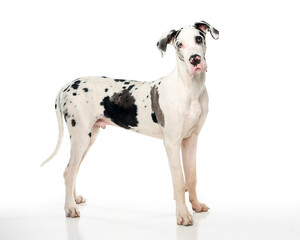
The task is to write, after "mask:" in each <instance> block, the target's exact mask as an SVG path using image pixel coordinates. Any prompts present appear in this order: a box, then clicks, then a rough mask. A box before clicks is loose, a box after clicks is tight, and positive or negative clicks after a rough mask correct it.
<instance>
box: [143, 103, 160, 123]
mask: <svg viewBox="0 0 300 240" xmlns="http://www.w3.org/2000/svg"><path fill="white" fill-rule="evenodd" d="M145 107H146V106H145ZM151 117H152V121H153V122H155V123H158V121H157V118H156V115H155V113H151Z"/></svg>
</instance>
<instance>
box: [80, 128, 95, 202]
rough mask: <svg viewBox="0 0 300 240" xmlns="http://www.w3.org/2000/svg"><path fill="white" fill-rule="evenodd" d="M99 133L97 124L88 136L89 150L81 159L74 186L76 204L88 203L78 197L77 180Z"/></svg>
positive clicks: (81, 197)
mask: <svg viewBox="0 0 300 240" xmlns="http://www.w3.org/2000/svg"><path fill="white" fill-rule="evenodd" d="M98 133H99V126H97V125H96V124H95V125H94V126H93V129H92V131H91V132H90V133H89V134H88V135H89V137H90V143H89V146H88V148H87V149H86V151H85V153H84V154H83V156H82V159H81V161H80V164H79V166H78V168H77V172H76V177H75V185H74V198H75V202H76V203H77V204H80V203H85V202H86V199H85V198H84V197H83V196H81V195H77V193H76V179H77V174H78V171H79V167H80V165H81V163H82V161H83V159H84V158H85V156H86V154H87V153H88V151H89V149H90V147H91V146H92V145H93V143H94V142H95V140H96V138H97V135H98Z"/></svg>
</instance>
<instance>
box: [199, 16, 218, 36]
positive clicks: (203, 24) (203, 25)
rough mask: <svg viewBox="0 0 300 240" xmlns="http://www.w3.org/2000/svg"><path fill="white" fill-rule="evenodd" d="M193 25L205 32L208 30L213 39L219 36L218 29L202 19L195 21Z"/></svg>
mask: <svg viewBox="0 0 300 240" xmlns="http://www.w3.org/2000/svg"><path fill="white" fill-rule="evenodd" d="M195 27H196V28H197V29H199V30H202V31H204V32H205V33H207V32H210V34H211V36H212V37H213V39H216V40H217V39H218V38H219V31H218V30H217V29H215V28H214V27H213V26H211V25H209V24H208V23H207V22H204V21H201V22H196V23H195Z"/></svg>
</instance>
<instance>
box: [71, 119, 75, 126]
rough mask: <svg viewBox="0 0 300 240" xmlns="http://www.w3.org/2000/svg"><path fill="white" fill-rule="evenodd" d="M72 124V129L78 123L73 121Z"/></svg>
mask: <svg viewBox="0 0 300 240" xmlns="http://www.w3.org/2000/svg"><path fill="white" fill-rule="evenodd" d="M71 124H72V127H75V126H76V121H75V119H72V120H71Z"/></svg>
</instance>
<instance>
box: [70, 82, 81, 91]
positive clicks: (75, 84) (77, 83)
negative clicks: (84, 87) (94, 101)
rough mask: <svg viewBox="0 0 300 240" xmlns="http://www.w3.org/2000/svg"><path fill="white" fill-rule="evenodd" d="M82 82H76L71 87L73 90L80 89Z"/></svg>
mask: <svg viewBox="0 0 300 240" xmlns="http://www.w3.org/2000/svg"><path fill="white" fill-rule="evenodd" d="M80 82H81V81H80V80H76V81H75V82H74V83H73V84H72V85H71V87H72V88H73V89H77V88H78V87H79V84H80Z"/></svg>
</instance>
